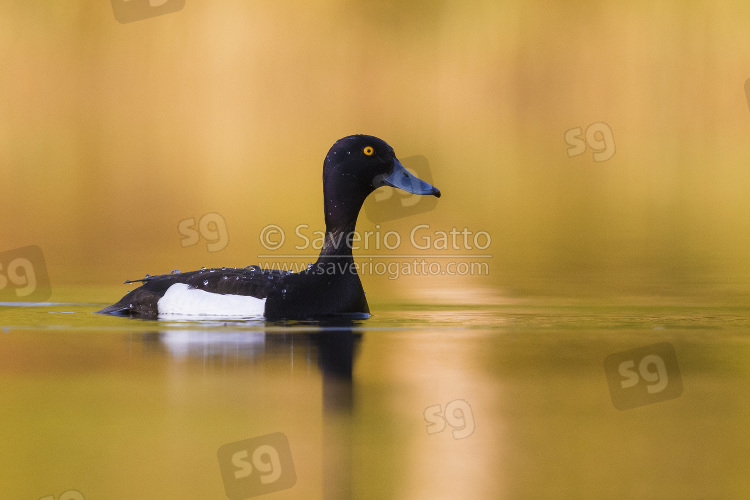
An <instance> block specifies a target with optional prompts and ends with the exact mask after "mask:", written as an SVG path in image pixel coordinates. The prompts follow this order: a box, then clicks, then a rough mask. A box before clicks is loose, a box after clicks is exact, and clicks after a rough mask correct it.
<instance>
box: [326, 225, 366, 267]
mask: <svg viewBox="0 0 750 500" xmlns="http://www.w3.org/2000/svg"><path fill="white" fill-rule="evenodd" d="M356 225H357V221H356V219H355V220H354V221H351V222H349V223H347V224H344V225H337V226H334V227H331V226H329V225H326V234H325V239H324V243H323V247H322V248H321V249H320V256H319V257H318V262H322V261H336V262H338V261H353V260H354V259H353V257H352V245H353V240H354V230H355V227H356Z"/></svg>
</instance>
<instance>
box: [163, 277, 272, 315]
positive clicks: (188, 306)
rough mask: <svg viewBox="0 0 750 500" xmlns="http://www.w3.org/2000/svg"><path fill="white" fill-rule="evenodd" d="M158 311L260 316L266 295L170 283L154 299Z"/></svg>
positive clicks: (183, 313)
mask: <svg viewBox="0 0 750 500" xmlns="http://www.w3.org/2000/svg"><path fill="white" fill-rule="evenodd" d="M157 308H158V310H159V315H160V316H161V315H162V314H179V315H184V316H238V317H248V316H263V314H264V312H265V310H266V299H257V298H255V297H250V296H247V295H222V294H220V293H210V292H207V291H205V290H199V289H197V288H190V287H189V286H188V285H187V284H185V283H175V284H174V285H172V286H170V287H169V288H168V289H167V291H166V293H165V294H164V296H163V297H162V298H160V299H159V302H158V303H157Z"/></svg>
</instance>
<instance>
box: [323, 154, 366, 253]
mask: <svg viewBox="0 0 750 500" xmlns="http://www.w3.org/2000/svg"><path fill="white" fill-rule="evenodd" d="M371 192H372V186H370V185H367V184H363V183H362V182H361V181H360V180H359V179H358V178H357V177H356V176H355V175H352V174H351V173H350V172H348V171H339V170H338V169H336V168H333V169H332V170H330V171H329V170H324V172H323V200H324V205H325V206H324V210H325V220H326V235H325V242H324V243H323V248H321V250H320V257H319V258H318V261H319V262H320V261H321V260H327V261H331V260H339V261H341V260H348V261H350V262H351V261H352V260H353V259H352V243H353V239H354V230H355V228H356V226H357V217H358V216H359V211H360V209H361V208H362V205H363V204H364V202H365V199H366V198H367V195H369V194H370V193H371Z"/></svg>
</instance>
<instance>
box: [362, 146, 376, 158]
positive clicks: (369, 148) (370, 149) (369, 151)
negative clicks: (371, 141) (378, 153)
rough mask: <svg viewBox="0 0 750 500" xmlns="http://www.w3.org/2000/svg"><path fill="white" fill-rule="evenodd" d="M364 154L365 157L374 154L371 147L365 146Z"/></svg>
mask: <svg viewBox="0 0 750 500" xmlns="http://www.w3.org/2000/svg"><path fill="white" fill-rule="evenodd" d="M364 153H365V154H366V155H367V156H372V155H374V154H375V150H374V149H373V147H372V146H367V147H366V148H365V149H364Z"/></svg>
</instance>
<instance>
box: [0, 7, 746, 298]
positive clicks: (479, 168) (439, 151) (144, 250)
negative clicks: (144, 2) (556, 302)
mask: <svg viewBox="0 0 750 500" xmlns="http://www.w3.org/2000/svg"><path fill="white" fill-rule="evenodd" d="M749 19H750V5H748V4H747V2H731V1H730V2H720V3H718V4H717V3H715V2H682V1H670V2H657V3H652V2H631V3H623V2H590V1H584V2H576V3H573V4H571V3H570V2H544V3H530V2H502V1H497V0H492V1H476V2H459V1H442V2H441V1H416V2H397V1H395V0H394V1H368V2H361V1H360V2H356V1H344V0H340V1H335V0H331V1H324V0H318V1H315V2H295V1H292V2H271V1H245V0H233V1H229V0H226V1H222V2H207V1H197V0H195V1H193V0H188V1H187V2H186V5H185V8H184V9H183V10H181V11H180V12H176V13H173V14H169V15H163V16H159V17H154V18H150V19H145V20H142V21H138V22H133V23H128V24H120V23H118V22H116V21H115V19H114V16H113V10H112V5H111V4H110V2H108V1H104V0H102V1H99V2H91V1H82V0H67V1H65V2H51V1H42V2H20V1H8V0H2V1H0V65H1V66H2V70H1V71H0V93H1V94H2V99H0V169H2V170H1V172H2V188H1V189H2V201H0V227H2V243H1V244H0V250H2V251H5V250H8V249H13V248H17V247H22V246H25V245H39V246H40V247H41V248H42V249H43V251H44V255H45V258H46V261H47V266H48V268H49V273H50V279H51V283H52V289H53V292H54V290H55V287H59V286H62V285H68V284H83V285H88V284H99V283H102V284H105V283H107V284H109V283H113V284H114V283H120V282H121V281H122V280H124V279H126V278H138V277H141V276H142V275H143V274H145V273H151V274H156V273H163V272H169V271H170V270H171V269H175V268H179V269H181V270H183V271H187V270H190V269H195V268H198V267H201V266H223V265H224V266H245V265H248V264H255V263H257V262H258V261H259V260H263V259H259V258H258V255H259V254H267V253H268V252H267V251H266V250H265V249H264V248H263V247H262V246H261V244H260V241H259V234H260V232H261V230H262V228H263V227H265V226H267V225H268V224H276V225H279V226H280V227H282V228H284V229H285V230H286V231H287V232H288V233H293V231H294V227H295V226H296V225H297V224H309V226H310V231H313V230H322V229H323V220H322V190H321V180H320V179H321V168H322V162H323V158H324V156H325V154H326V152H327V150H328V148H329V147H330V146H331V144H332V143H333V142H334V141H335V140H336V139H338V138H340V137H343V136H345V135H349V134H352V133H368V134H373V135H376V136H379V137H381V138H383V139H384V140H386V141H387V142H389V143H390V144H391V145H392V146H393V147H394V148H395V150H396V152H397V154H398V155H399V156H400V157H406V156H411V155H424V156H425V157H427V158H428V160H429V164H430V169H431V174H432V179H433V181H434V184H435V185H436V186H438V187H439V188H440V189H441V190H442V192H443V194H444V196H443V198H441V200H440V201H439V203H438V204H437V207H436V208H435V209H434V210H433V211H431V212H428V213H423V214H420V215H417V216H413V217H408V218H404V219H400V220H397V221H392V222H387V223H384V224H383V225H382V229H381V231H386V230H391V229H392V230H396V231H399V232H400V233H401V234H402V235H408V233H409V230H410V228H411V227H413V226H414V224H417V223H427V224H430V227H431V229H432V230H445V231H448V230H450V229H451V228H453V227H456V228H458V229H459V230H462V229H463V228H468V229H469V230H470V231H473V232H478V231H487V232H488V233H489V234H490V235H491V237H492V244H491V246H490V247H489V248H488V249H487V250H485V251H482V252H480V253H482V254H490V255H492V257H491V259H489V263H490V266H489V269H490V272H489V274H488V275H486V276H462V277H452V278H450V279H449V278H446V277H441V276H435V277H409V278H405V279H403V280H402V281H401V282H399V283H398V286H395V285H394V283H393V282H392V281H389V280H388V279H387V278H386V277H384V276H365V277H364V281H365V286H366V288H367V289H368V291H369V290H371V289H372V290H379V289H388V290H391V291H397V292H398V293H399V294H405V295H409V294H411V293H412V292H413V293H416V292H414V291H415V290H417V289H418V288H419V287H422V288H429V287H432V288H433V289H434V288H435V287H447V286H454V285H455V286H460V287H475V288H476V287H487V288H491V289H493V290H497V291H500V293H505V294H508V295H524V294H537V295H563V296H580V295H586V296H597V297H620V298H622V297H634V296H643V297H654V296H659V295H664V296H680V297H683V298H684V297H690V296H692V295H695V294H699V295H700V296H701V300H703V301H711V300H715V301H717V302H721V301H741V300H744V299H746V298H747V296H748V287H747V284H748V282H749V281H750V263H749V262H748V260H747V259H746V256H747V255H748V249H750V236H749V234H750V231H748V229H749V228H750V217H748V210H749V209H750V197H748V195H747V185H748V181H749V180H750V173H749V172H748V168H747V153H748V151H749V150H750V147H749V146H748V144H749V141H748V138H749V137H750V112H749V111H748V103H747V98H746V96H745V93H744V89H743V85H744V82H745V80H746V79H747V78H748V77H750V68H749V67H748V65H747V62H746V57H745V55H746V54H748V53H750V36H749V35H748V29H747V26H748V20H749ZM596 122H606V123H607V124H608V126H609V127H610V128H611V130H612V133H613V138H614V142H615V144H616V153H615V154H614V156H612V158H611V159H609V160H607V161H601V162H597V161H594V158H593V156H592V150H591V149H587V150H586V152H585V153H584V154H582V155H579V156H574V157H569V156H568V147H569V145H568V144H566V141H565V139H564V136H565V132H566V131H567V130H569V129H571V128H575V127H582V129H583V130H585V129H586V127H587V126H588V125H589V124H592V123H596ZM206 213H219V214H221V216H222V217H223V219H224V220H225V221H226V226H227V231H228V235H229V243H228V244H227V245H226V247H225V248H223V249H222V250H221V251H217V252H209V251H208V250H207V247H206V244H205V241H204V240H201V242H200V243H199V244H196V245H193V246H189V247H183V246H182V244H181V238H182V237H181V235H180V233H179V232H178V224H179V223H180V221H182V220H184V219H189V218H196V220H198V219H199V218H200V217H201V216H202V215H204V214H206ZM373 227H374V224H373V223H372V222H370V221H369V220H367V219H366V218H365V217H361V218H360V224H359V229H360V230H362V231H366V230H372V229H373ZM287 250H292V251H294V252H296V250H293V249H291V248H287ZM407 250H409V249H406V248H404V249H403V251H404V252H406V253H409V252H408V251H407ZM284 253H289V252H284ZM301 253H309V251H308V252H301ZM383 253H387V252H383ZM412 253H413V252H412ZM460 253H461V254H466V253H471V252H460ZM267 260H268V259H265V261H267ZM308 260H309V259H308ZM464 260H472V259H471V258H470V257H469V258H466V257H464ZM480 260H482V259H480ZM483 261H487V259H484V260H483ZM116 298H118V297H117V296H112V297H102V300H103V301H107V300H110V299H112V300H113V299H116Z"/></svg>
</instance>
